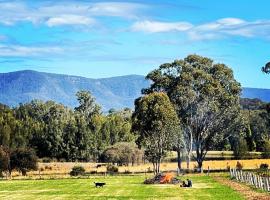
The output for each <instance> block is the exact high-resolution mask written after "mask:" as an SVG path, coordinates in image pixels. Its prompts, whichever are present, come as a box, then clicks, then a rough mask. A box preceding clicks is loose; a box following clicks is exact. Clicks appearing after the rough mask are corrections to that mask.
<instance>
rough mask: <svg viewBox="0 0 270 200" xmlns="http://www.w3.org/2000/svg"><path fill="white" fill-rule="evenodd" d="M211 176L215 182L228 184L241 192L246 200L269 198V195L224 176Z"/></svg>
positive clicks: (267, 199) (266, 199)
mask: <svg viewBox="0 0 270 200" xmlns="http://www.w3.org/2000/svg"><path fill="white" fill-rule="evenodd" d="M213 178H214V180H216V181H217V182H219V183H221V184H223V185H226V186H229V187H230V188H232V189H233V190H235V191H237V192H239V193H241V194H242V195H243V197H244V198H245V199H247V200H270V195H268V194H265V193H260V192H257V191H255V190H253V189H252V188H250V187H249V186H247V185H245V184H242V183H238V182H236V181H232V180H229V179H227V178H225V177H219V176H214V177H213Z"/></svg>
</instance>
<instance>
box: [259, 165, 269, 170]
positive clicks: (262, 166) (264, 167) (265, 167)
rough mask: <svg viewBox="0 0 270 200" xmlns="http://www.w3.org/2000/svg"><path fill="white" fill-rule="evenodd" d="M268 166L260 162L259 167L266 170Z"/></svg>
mask: <svg viewBox="0 0 270 200" xmlns="http://www.w3.org/2000/svg"><path fill="white" fill-rule="evenodd" d="M268 167H269V165H268V164H266V163H262V164H261V165H260V169H263V170H267V169H268Z"/></svg>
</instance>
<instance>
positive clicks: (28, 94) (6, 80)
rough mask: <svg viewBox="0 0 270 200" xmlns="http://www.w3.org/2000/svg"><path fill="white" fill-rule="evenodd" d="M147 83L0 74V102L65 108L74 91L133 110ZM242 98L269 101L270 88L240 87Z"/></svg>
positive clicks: (104, 104) (124, 79) (125, 78)
mask: <svg viewBox="0 0 270 200" xmlns="http://www.w3.org/2000/svg"><path fill="white" fill-rule="evenodd" d="M149 84H150V82H149V81H147V80H145V78H144V76H141V75H127V76H118V77H111V78H101V79H91V78H85V77H79V76H71V75H62V74H52V73H44V72H37V71H30V70H24V71H16V72H9V73H0V102H1V103H3V104H6V105H9V106H16V105H18V104H19V103H25V102H29V101H31V100H33V99H40V100H43V101H47V100H54V101H56V102H59V103H62V104H64V105H66V106H69V107H75V106H76V105H77V100H76V96H75V94H76V92H77V91H79V90H89V91H90V92H91V93H92V95H93V96H94V97H95V98H96V100H97V102H98V103H99V104H101V105H102V108H103V111H108V110H109V109H110V108H114V109H121V108H125V107H128V108H133V106H134V105H133V104H134V100H135V99H136V98H137V97H139V96H140V95H141V89H143V88H146V87H148V86H149ZM242 97H244V98H258V99H261V100H263V101H266V102H270V89H259V88H243V91H242Z"/></svg>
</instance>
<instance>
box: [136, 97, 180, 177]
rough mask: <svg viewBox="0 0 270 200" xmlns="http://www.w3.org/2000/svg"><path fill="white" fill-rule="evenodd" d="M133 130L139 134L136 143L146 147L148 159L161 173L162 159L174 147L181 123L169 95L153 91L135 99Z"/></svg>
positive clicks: (155, 169)
mask: <svg viewBox="0 0 270 200" xmlns="http://www.w3.org/2000/svg"><path fill="white" fill-rule="evenodd" d="M132 120H133V124H132V125H133V131H134V132H135V133H136V134H137V135H138V138H137V140H136V143H137V144H138V145H139V146H140V147H144V148H145V156H146V158H147V160H149V161H150V162H152V163H153V166H154V172H155V173H159V171H160V169H159V167H160V162H161V159H162V158H163V157H164V156H165V155H166V152H167V151H170V150H172V149H173V146H174V141H175V138H176V137H175V136H176V135H177V134H178V133H179V132H180V125H179V124H180V123H179V119H178V117H177V114H176V112H175V110H174V107H173V105H172V104H171V102H170V100H169V97H168V96H167V95H166V94H165V93H162V92H152V93H150V94H148V95H145V96H142V97H141V98H138V99H137V100H136V101H135V111H134V113H133V116H132Z"/></svg>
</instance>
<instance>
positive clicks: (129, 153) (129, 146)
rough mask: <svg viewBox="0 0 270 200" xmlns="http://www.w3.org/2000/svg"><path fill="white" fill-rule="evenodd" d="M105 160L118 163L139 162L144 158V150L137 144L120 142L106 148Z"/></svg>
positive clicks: (103, 156)
mask: <svg viewBox="0 0 270 200" xmlns="http://www.w3.org/2000/svg"><path fill="white" fill-rule="evenodd" d="M102 158H103V160H102V161H103V162H110V163H113V164H114V163H117V164H118V165H120V166H121V165H128V164H129V163H131V164H132V165H134V164H135V163H137V164H139V163H140V162H141V161H142V159H143V152H142V150H140V149H138V147H137V146H136V144H134V143H128V142H119V143H116V144H115V145H113V146H111V147H108V148H107V149H105V151H104V152H103V155H102Z"/></svg>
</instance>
